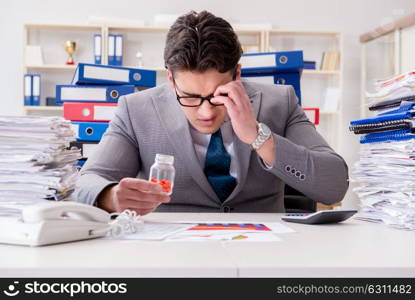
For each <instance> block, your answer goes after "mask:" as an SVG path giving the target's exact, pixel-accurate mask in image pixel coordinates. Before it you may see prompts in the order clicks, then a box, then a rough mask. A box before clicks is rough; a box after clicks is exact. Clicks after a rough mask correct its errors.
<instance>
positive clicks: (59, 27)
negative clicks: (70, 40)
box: [24, 23, 102, 31]
mask: <svg viewBox="0 0 415 300" xmlns="http://www.w3.org/2000/svg"><path fill="white" fill-rule="evenodd" d="M24 26H25V28H26V29H28V30H29V29H44V30H93V31H97V30H98V31H101V28H102V27H101V26H99V25H88V24H85V25H74V24H47V23H46V24H35V23H32V24H25V25H24Z"/></svg>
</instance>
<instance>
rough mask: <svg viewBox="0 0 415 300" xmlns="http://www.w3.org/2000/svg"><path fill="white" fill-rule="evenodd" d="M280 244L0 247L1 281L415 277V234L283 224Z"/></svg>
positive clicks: (355, 224) (163, 216) (363, 226)
mask: <svg viewBox="0 0 415 300" xmlns="http://www.w3.org/2000/svg"><path fill="white" fill-rule="evenodd" d="M146 219H152V220H169V221H174V220H190V221H192V220H197V221H210V220H226V221H238V220H241V221H247V220H249V221H254V222H258V221H260V222H267V221H268V222H275V221H280V215H279V214H189V213H176V214H171V213H154V214H150V215H148V216H146ZM286 224H287V225H288V226H290V227H291V228H293V229H294V230H295V231H296V232H295V233H287V234H283V235H280V237H281V238H282V241H280V242H237V241H233V242H219V241H209V242H167V243H164V242H137V241H111V240H102V239H101V240H89V241H82V242H75V243H68V244H61V245H55V246H47V247H40V248H29V247H22V246H8V245H1V246H0V257H1V259H0V276H1V277H45V276H47V277H238V276H240V277H348V276H350V277H366V276H367V277H414V276H415V233H414V232H409V231H401V230H395V229H391V228H388V227H386V226H384V225H382V224H372V223H368V222H363V221H357V220H348V221H346V222H345V223H343V224H335V225H318V226H310V225H300V224H294V223H286Z"/></svg>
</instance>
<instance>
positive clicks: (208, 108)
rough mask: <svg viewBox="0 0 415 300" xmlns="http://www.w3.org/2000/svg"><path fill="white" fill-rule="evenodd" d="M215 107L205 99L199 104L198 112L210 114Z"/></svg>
mask: <svg viewBox="0 0 415 300" xmlns="http://www.w3.org/2000/svg"><path fill="white" fill-rule="evenodd" d="M214 109H215V106H213V105H212V104H210V102H209V101H207V100H205V101H203V102H202V105H200V106H199V111H198V112H199V114H200V115H202V116H207V117H208V116H211V115H212V114H213V111H214Z"/></svg>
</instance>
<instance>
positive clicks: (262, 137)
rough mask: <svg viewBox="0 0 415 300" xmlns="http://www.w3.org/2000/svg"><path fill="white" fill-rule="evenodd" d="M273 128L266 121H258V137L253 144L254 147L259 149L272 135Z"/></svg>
mask: <svg viewBox="0 0 415 300" xmlns="http://www.w3.org/2000/svg"><path fill="white" fill-rule="evenodd" d="M271 133H272V132H271V129H269V127H268V126H267V125H265V124H264V123H258V137H257V138H256V140H255V141H254V142H253V143H252V144H251V147H252V149H254V150H258V149H259V148H261V146H262V145H263V144H264V143H265V142H266V141H267V140H268V139H269V138H270V137H271Z"/></svg>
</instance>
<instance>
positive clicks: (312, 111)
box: [303, 107, 320, 125]
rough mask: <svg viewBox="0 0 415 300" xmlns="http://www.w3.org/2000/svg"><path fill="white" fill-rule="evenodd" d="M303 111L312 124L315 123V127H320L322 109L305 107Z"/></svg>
mask: <svg viewBox="0 0 415 300" xmlns="http://www.w3.org/2000/svg"><path fill="white" fill-rule="evenodd" d="M303 110H304V112H305V114H306V115H307V117H308V119H309V120H310V122H311V123H313V124H314V125H318V124H319V123H320V109H319V108H314V107H303Z"/></svg>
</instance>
